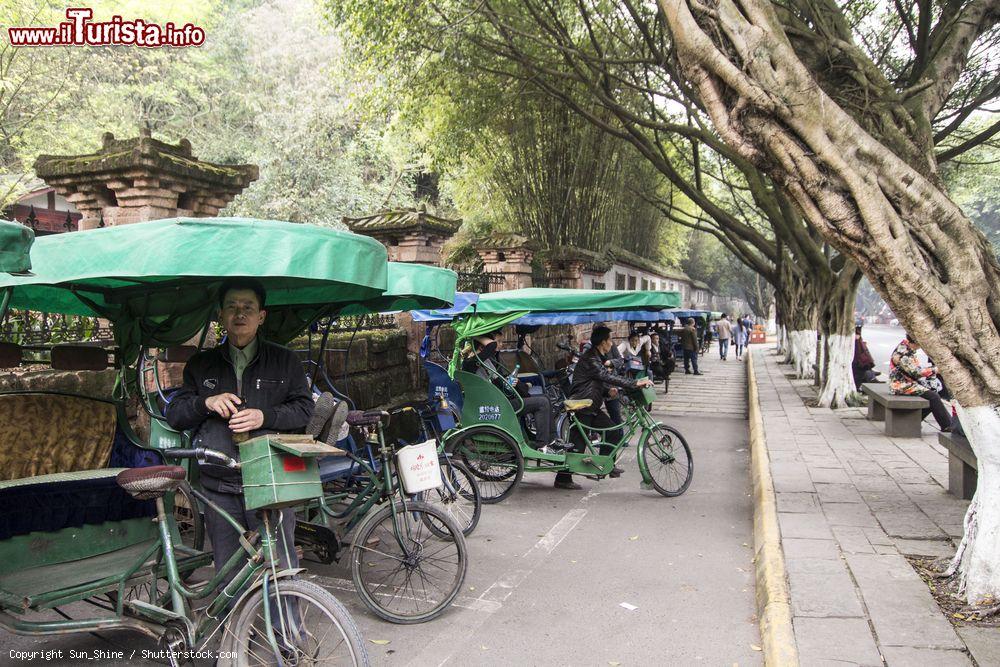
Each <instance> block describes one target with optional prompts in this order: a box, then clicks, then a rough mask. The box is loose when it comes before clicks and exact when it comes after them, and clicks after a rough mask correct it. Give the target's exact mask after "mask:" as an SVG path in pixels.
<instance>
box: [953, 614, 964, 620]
mask: <svg viewBox="0 0 1000 667" xmlns="http://www.w3.org/2000/svg"><path fill="white" fill-rule="evenodd" d="M951 617H952V618H957V619H959V620H960V621H964V620H965V614H959V613H958V612H955V613H954V614H952V615H951Z"/></svg>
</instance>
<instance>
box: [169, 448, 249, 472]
mask: <svg viewBox="0 0 1000 667" xmlns="http://www.w3.org/2000/svg"><path fill="white" fill-rule="evenodd" d="M160 453H161V454H163V456H166V457H169V458H172V459H196V460H197V461H198V462H199V463H206V462H208V460H209V459H214V460H215V462H217V463H221V464H222V465H224V466H226V467H227V468H232V469H234V470H239V469H240V462H239V461H237V460H236V459H234V458H232V457H230V456H227V455H226V454H223V453H222V452H219V451H216V450H214V449H207V448H205V447H193V448H191V449H186V448H181V447H174V448H172V449H164V450H162V451H161V452H160Z"/></svg>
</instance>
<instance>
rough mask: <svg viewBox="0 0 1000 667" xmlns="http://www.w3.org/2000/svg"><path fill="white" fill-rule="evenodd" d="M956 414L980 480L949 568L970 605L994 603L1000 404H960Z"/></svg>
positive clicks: (999, 574) (999, 593) (997, 591)
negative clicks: (967, 440)
mask: <svg viewBox="0 0 1000 667" xmlns="http://www.w3.org/2000/svg"><path fill="white" fill-rule="evenodd" d="M958 414H959V418H960V419H961V421H962V428H963V430H964V431H965V435H966V436H967V437H968V438H969V444H970V445H972V451H973V452H975V454H976V463H977V466H978V468H979V479H978V481H977V483H976V495H975V497H974V498H973V499H972V503H970V504H969V509H968V512H966V515H965V534H964V535H963V536H962V542H961V544H959V545H958V550H957V551H956V552H955V558H954V559H953V560H952V564H951V567H950V568H949V571H950V572H954V571H955V570H956V569H957V570H958V572H959V576H960V579H959V586H960V589H961V591H963V592H964V593H965V596H966V599H967V600H968V601H969V603H970V604H991V605H995V604H997V602H998V601H1000V562H998V561H997V554H1000V447H998V443H1000V406H996V405H993V406H979V407H975V408H962V407H961V406H959V407H958Z"/></svg>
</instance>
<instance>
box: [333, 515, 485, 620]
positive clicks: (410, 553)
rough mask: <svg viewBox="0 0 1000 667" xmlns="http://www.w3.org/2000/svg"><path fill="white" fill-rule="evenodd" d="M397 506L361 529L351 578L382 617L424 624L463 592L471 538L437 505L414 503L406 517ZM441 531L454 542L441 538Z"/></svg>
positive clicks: (352, 557)
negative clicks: (468, 541) (467, 549)
mask: <svg viewBox="0 0 1000 667" xmlns="http://www.w3.org/2000/svg"><path fill="white" fill-rule="evenodd" d="M395 505H396V504H395V503H390V504H387V505H385V506H384V507H382V508H381V509H379V510H378V511H377V512H374V513H373V514H371V515H370V516H369V517H368V518H367V519H365V521H364V523H363V524H362V525H361V527H359V528H358V532H357V535H356V537H355V538H354V549H352V551H351V578H352V579H353V580H354V586H355V588H357V590H358V595H359V596H360V597H361V601H362V602H364V603H365V605H366V606H367V607H368V608H369V609H371V610H372V612H374V613H375V615H377V616H378V617H379V618H383V619H385V620H387V621H391V622H392V623H404V624H411V623H423V622H424V621H429V620H431V619H433V618H437V617H438V616H440V615H441V613H442V612H443V611H444V610H445V609H446V608H447V607H448V605H450V604H451V603H452V601H453V600H454V599H455V598H456V597H457V596H458V592H459V591H460V590H461V589H462V582H463V581H465V572H466V570H467V569H468V557H467V554H466V549H465V536H464V535H462V531H461V529H459V527H458V526H457V525H455V521H454V520H453V519H452V518H451V516H449V515H448V514H446V513H445V512H443V511H442V510H440V509H438V508H437V507H434V506H433V505H428V504H427V503H423V502H419V501H414V502H409V503H407V508H406V509H407V511H406V512H403V511H400V510H398V509H397V507H396V506H395ZM429 522H434V523H435V524H436V527H435V530H431V529H430V528H429V527H428V526H429ZM397 526H398V538H397V531H396V528H397ZM440 532H445V533H447V535H448V537H446V538H441V537H438V535H437V533H440Z"/></svg>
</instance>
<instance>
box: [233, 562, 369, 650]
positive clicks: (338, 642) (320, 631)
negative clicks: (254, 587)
mask: <svg viewBox="0 0 1000 667" xmlns="http://www.w3.org/2000/svg"><path fill="white" fill-rule="evenodd" d="M268 584H269V585H268V601H267V603H266V604H268V609H265V607H264V605H265V601H264V590H263V589H260V590H258V591H257V592H256V593H254V594H253V595H252V596H250V598H249V599H247V601H246V602H245V603H243V604H242V605H241V606H240V609H239V610H237V612H236V614H235V619H236V620H235V621H231V622H230V623H229V624H228V626H227V627H226V636H225V640H224V641H223V651H226V652H227V653H229V654H230V655H233V656H234V657H233V664H234V665H236V666H237V667H256V666H257V665H282V664H283V665H345V666H350V665H357V666H365V665H368V664H369V663H368V652H367V651H366V650H365V644H364V640H363V639H362V638H361V631H360V630H358V626H357V624H356V623H355V622H354V619H353V618H351V614H350V613H349V612H348V611H347V609H346V608H345V607H344V605H342V604H341V603H340V602H339V601H338V600H337V598H335V597H334V596H333V595H331V594H330V593H329V592H328V591H327V590H326V589H323V588H320V587H319V586H317V585H316V584H314V583H312V582H309V581H302V580H301V579H279V580H278V582H277V583H274V582H273V581H271V582H268ZM267 612H269V614H270V616H271V631H272V632H271V633H269V632H268V627H267V622H266V620H265V613H267ZM272 633H273V640H274V641H273V643H272ZM227 644H228V646H227Z"/></svg>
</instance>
